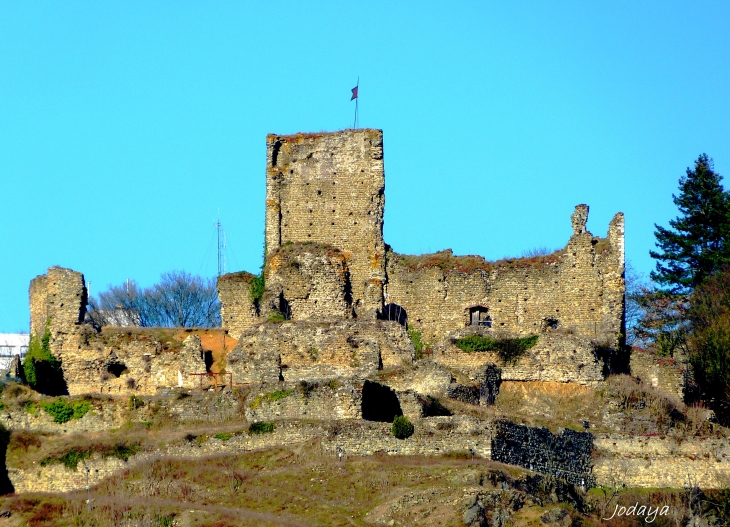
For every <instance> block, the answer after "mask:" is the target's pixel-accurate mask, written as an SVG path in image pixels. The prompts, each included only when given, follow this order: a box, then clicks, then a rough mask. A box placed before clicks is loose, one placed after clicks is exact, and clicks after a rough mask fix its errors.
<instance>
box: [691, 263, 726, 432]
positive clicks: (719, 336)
mask: <svg viewBox="0 0 730 527" xmlns="http://www.w3.org/2000/svg"><path fill="white" fill-rule="evenodd" d="M689 319H690V321H691V323H692V328H693V331H692V333H691V334H690V336H689V359H690V363H691V364H692V369H693V371H694V375H695V380H696V382H697V385H698V386H699V389H700V394H701V396H702V398H703V399H705V400H707V401H710V402H711V405H712V408H713V410H714V411H715V415H716V416H717V418H718V420H719V421H720V422H721V423H723V424H725V425H727V424H729V422H730V267H725V268H724V269H722V270H721V271H718V272H717V273H715V274H714V275H713V276H711V277H710V278H709V279H708V280H707V281H706V282H705V283H704V284H703V285H701V286H700V287H698V288H697V289H696V290H695V293H694V295H693V297H692V307H691V308H690V310H689Z"/></svg>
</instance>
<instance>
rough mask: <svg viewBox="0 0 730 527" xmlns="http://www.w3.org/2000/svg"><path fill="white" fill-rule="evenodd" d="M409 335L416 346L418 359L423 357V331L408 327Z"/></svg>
mask: <svg viewBox="0 0 730 527" xmlns="http://www.w3.org/2000/svg"><path fill="white" fill-rule="evenodd" d="M408 336H409V337H411V342H413V347H414V348H416V359H422V358H423V341H422V340H421V332H420V331H418V330H417V329H412V328H408Z"/></svg>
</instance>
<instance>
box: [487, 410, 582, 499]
mask: <svg viewBox="0 0 730 527" xmlns="http://www.w3.org/2000/svg"><path fill="white" fill-rule="evenodd" d="M592 450H593V435H592V434H591V433H590V432H575V431H573V430H568V429H563V430H560V431H559V432H558V433H557V434H552V433H550V431H549V430H548V429H547V428H543V427H539V428H533V427H529V426H525V425H519V424H515V423H512V422H510V421H497V422H496V423H495V431H494V439H493V440H492V459H493V460H495V461H501V462H502V463H508V464H510V465H517V466H520V467H525V468H527V469H529V470H533V471H535V472H540V473H542V474H549V475H552V476H555V477H557V478H560V479H564V480H565V481H567V482H569V483H573V484H575V485H580V486H582V487H584V488H587V487H592V486H593V485H594V480H593V476H592V473H591V469H592V460H591V452H592Z"/></svg>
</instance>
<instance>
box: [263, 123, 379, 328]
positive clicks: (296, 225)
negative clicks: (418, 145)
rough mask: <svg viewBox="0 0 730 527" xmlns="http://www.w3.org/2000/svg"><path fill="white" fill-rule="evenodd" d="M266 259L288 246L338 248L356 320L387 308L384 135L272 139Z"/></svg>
mask: <svg viewBox="0 0 730 527" xmlns="http://www.w3.org/2000/svg"><path fill="white" fill-rule="evenodd" d="M266 143H267V153H266V253H267V255H270V254H272V252H273V251H275V250H277V249H278V248H279V247H281V246H283V245H285V244H287V243H309V242H311V243H313V244H322V245H329V246H332V247H334V248H336V249H339V250H340V251H341V252H342V254H343V255H344V256H345V258H346V260H347V268H348V271H349V283H350V287H351V297H352V307H353V310H354V311H355V314H356V316H358V317H363V316H365V317H366V318H375V316H376V314H377V312H378V311H380V310H382V306H383V283H384V281H385V244H384V242H383V209H384V205H385V173H384V169H383V132H382V131H381V130H371V129H362V130H344V131H341V132H333V133H319V134H296V135H287V136H280V135H274V134H270V135H269V136H268V137H267V138H266Z"/></svg>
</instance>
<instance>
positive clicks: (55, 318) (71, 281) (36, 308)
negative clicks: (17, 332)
mask: <svg viewBox="0 0 730 527" xmlns="http://www.w3.org/2000/svg"><path fill="white" fill-rule="evenodd" d="M29 300H30V301H29V304H30V334H31V335H36V336H37V337H38V338H41V337H42V336H43V334H44V332H45V330H46V324H47V323H48V327H49V329H50V331H51V352H54V350H55V348H56V347H57V346H58V345H59V343H58V342H57V341H58V340H63V337H64V335H65V334H67V333H70V332H73V331H74V329H75V326H77V325H79V324H81V323H82V322H83V320H84V315H85V314H86V302H87V291H86V284H85V282H84V275H82V274H81V273H78V272H76V271H72V270H71V269H65V268H63V267H49V268H48V272H47V273H46V274H44V275H40V276H37V277H35V278H34V279H33V280H31V282H30V289H29Z"/></svg>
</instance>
